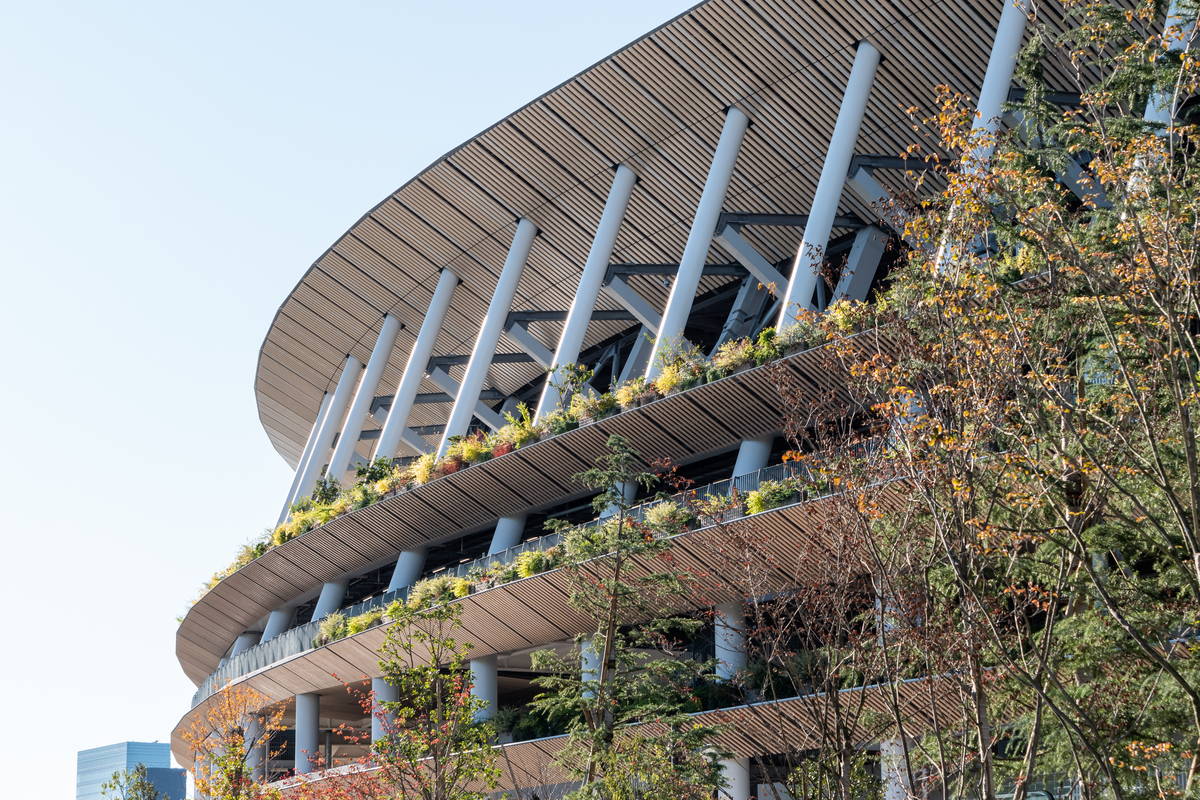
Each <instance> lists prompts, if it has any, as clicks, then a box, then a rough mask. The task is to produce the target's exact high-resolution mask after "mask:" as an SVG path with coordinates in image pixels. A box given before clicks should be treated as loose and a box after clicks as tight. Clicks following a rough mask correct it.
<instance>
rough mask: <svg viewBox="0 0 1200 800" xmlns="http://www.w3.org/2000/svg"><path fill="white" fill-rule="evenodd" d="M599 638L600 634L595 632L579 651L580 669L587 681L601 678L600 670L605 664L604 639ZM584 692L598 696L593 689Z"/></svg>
mask: <svg viewBox="0 0 1200 800" xmlns="http://www.w3.org/2000/svg"><path fill="white" fill-rule="evenodd" d="M598 639H599V637H598V635H597V634H595V633H593V634H592V635H591V636H589V637H587V639H585V640H584V641H583V647H582V648H580V651H579V671H580V673H581V676H582V678H583V680H585V681H596V682H598V681H599V680H600V670H601V668H603V666H604V662H603V659H604V641H603V640H599V641H598ZM583 694H584V696H585V697H595V696H596V692H594V691H593V690H591V689H588V690H587V691H585V692H584V693H583Z"/></svg>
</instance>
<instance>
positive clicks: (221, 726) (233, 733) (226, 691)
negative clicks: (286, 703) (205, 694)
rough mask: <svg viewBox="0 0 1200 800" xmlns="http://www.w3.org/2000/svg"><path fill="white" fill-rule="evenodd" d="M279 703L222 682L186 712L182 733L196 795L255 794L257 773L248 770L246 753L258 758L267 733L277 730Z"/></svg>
mask: <svg viewBox="0 0 1200 800" xmlns="http://www.w3.org/2000/svg"><path fill="white" fill-rule="evenodd" d="M283 711H284V710H283V708H282V707H281V706H279V705H277V704H275V703H274V701H272V700H271V698H270V697H268V696H266V695H264V694H262V693H260V692H257V691H255V690H254V689H252V688H250V687H249V686H245V685H235V686H230V685H227V686H225V687H224V688H222V689H221V690H220V691H219V692H217V693H216V694H214V695H213V696H212V698H210V699H209V700H208V701H207V702H206V709H205V710H201V711H197V712H196V713H194V714H193V715H192V718H191V720H190V722H189V724H188V727H187V729H186V730H184V732H183V734H182V736H183V741H184V742H185V743H186V744H187V747H188V750H189V752H190V753H191V757H192V776H193V778H194V780H195V785H196V794H197V796H200V797H207V798H212V800H249V798H254V797H258V796H260V794H261V792H262V786H263V784H262V777H261V776H256V775H254V774H253V770H252V769H251V763H252V761H253V760H254V759H253V758H252V755H253V754H254V753H255V752H256V751H257V752H258V753H259V754H260V756H263V758H262V759H261V760H260V763H262V762H265V760H266V758H269V757H272V756H275V755H278V753H267V752H265V750H266V748H267V747H268V746H269V743H270V740H271V734H272V733H274V732H276V731H282V730H284V729H285V727H286V726H284V724H283Z"/></svg>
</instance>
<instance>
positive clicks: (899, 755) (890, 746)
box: [879, 739, 908, 800]
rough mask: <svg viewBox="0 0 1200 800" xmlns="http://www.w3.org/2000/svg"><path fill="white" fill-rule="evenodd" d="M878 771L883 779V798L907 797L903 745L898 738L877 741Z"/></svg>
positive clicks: (900, 799)
mask: <svg viewBox="0 0 1200 800" xmlns="http://www.w3.org/2000/svg"><path fill="white" fill-rule="evenodd" d="M879 772H880V777H881V778H882V779H883V800H904V799H905V798H906V797H908V775H907V771H906V770H905V768H904V746H903V744H902V743H901V742H900V740H899V739H885V740H883V741H882V742H880V743H879Z"/></svg>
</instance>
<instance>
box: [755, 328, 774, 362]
mask: <svg viewBox="0 0 1200 800" xmlns="http://www.w3.org/2000/svg"><path fill="white" fill-rule="evenodd" d="M777 358H779V346H778V345H777V344H776V342H775V329H774V328H770V327H768V328H763V329H762V332H761V333H759V334H758V341H757V342H755V344H754V361H755V362H756V363H757V364H758V365H759V366H760V367H761V366H762V365H763V364H766V363H768V362H771V361H774V360H775V359H777Z"/></svg>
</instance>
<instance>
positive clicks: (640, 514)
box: [192, 443, 876, 708]
mask: <svg viewBox="0 0 1200 800" xmlns="http://www.w3.org/2000/svg"><path fill="white" fill-rule="evenodd" d="M875 446H876V445H875V443H868V444H865V445H862V446H861V447H863V448H864V450H863V452H867V451H869V450H874V449H875ZM804 472H805V469H804V467H802V466H800V465H797V464H794V463H792V464H786V463H785V464H776V465H775V466H773V467H764V468H763V469H760V470H758V471H757V472H750V473H747V474H745V475H738V476H736V477H734V478H731V479H727V480H723V481H717V482H716V483H710V484H708V485H707V486H702V487H700V488H697V489H689V490H687V492H684V493H680V494H675V495H672V496H671V497H670V498H667V499H666V500H650V501H647V502H645V503H640V504H638V505H636V506H633V507H632V508H630V509H629V516H630V517H632V518H633V519H635V520H637V521H638V522H645V521H646V518H647V515H648V514H649V513H650V511H651V510H653V509H654V508H655V507H656V506H659V505H662V504H663V503H672V502H673V503H680V502H682V501H683V500H685V499H688V498H694V499H697V500H700V499H703V500H710V499H713V498H719V497H730V496H732V495H733V492H734V490H735V489H736V490H737V493H738V495H739V496H741V497H745V496H746V495H747V494H749V493H750V492H752V491H754V490H756V489H758V488H759V487H760V486H762V484H763V483H765V482H767V481H783V480H786V479H789V478H795V477H797V476H800V475H802V474H804ZM798 501H799V498H796V499H794V500H792V501H790V502H798ZM746 516H749V514H747V513H746V509H745V507H744V506H742V507H733V508H730V509H729V510H727V511H725V512H723V513H722V514H721V519H722V521H725V522H731V521H734V520H737V519H742V518H744V517H746ZM608 519H610V517H609V516H603V517H600V518H598V519H594V520H591V521H590V522H585V523H583V524H582V525H579V526H576V529H578V528H591V527H596V526H598V525H603V524H604V523H605V522H606V521H607V520H608ZM564 536H565V534H564V533H561V532H554V533H550V534H547V535H545V536H539V537H537V538H535V539H529V540H527V541H525V542H522V543H521V544H519V545H516V546H515V547H510V548H508V549H507V550H504V551H502V552H500V553H495V554H493V555H485V556H481V557H480V558H476V559H474V560H473V561H467V562H465V563H462V564H458V565H457V566H455V567H451V568H449V569H445V570H442V571H440V572H437V573H434V576H435V577H437V576H441V575H451V576H454V577H457V578H466V577H467V576H468V575H469V574H470V573H471V572H472V571H473V570H481V571H486V570H488V569H491V568H492V566H493V565H496V564H498V565H500V566H501V567H507V566H510V565H511V564H513V563H514V562H515V561H516V560H517V559H518V558H519V557H520V556H521V554H522V553H528V552H530V551H534V550H537V551H545V550H549V549H550V548H551V547H555V546H557V545H559V544H561V543H562V540H563V538H564ZM409 589H410V587H407V586H406V587H404V588H402V589H399V590H397V591H394V592H386V593H384V594H381V595H377V596H376V597H372V598H368V599H367V600H364V601H362V602H360V603H356V604H355V605H352V606H348V607H346V608H343V609H340V610H339V611H338V613H340V614H342V615H343V616H345V617H346V618H347V619H348V618H350V617H356V616H358V615H359V614H364V613H366V612H367V611H370V610H372V609H375V608H380V607H387V606H388V605H390V604H391V603H392V602H393V601H395V600H399V601H401V602H404V601H407V600H408V594H409ZM320 628H321V620H315V621H313V622H309V623H306V624H304V625H300V626H298V627H295V628H292V629H291V630H289V631H286V632H284V633H281V634H279V635H278V636H276V637H274V638H272V639H269V640H268V641H265V642H262V643H260V644H257V645H254V646H253V647H250V648H248V649H246V650H245V651H243V652H241V653H238V654H237V655H236V656H232V657H231V658H229V659H228V660H227V661H226V662H225V663H224V664H222V665H221V666H220V667H218V668H217V670H216V671H215V672H213V673H212V674H211V675H209V676H208V677H207V678H206V679H205V680H204V682H203V683H202V684H200V687H199V688H198V689H197V690H196V693H195V694H194V695H193V696H192V707H193V708H194V707H196V706H197V705H199V704H200V703H201V702H203V701H204V700H206V699H207V698H208V697H210V696H212V694H213V693H214V692H216V691H217V690H219V689H220V688H221V687H223V686H224V685H225V684H226V683H227V682H229V681H233V680H235V679H237V678H241V677H243V676H245V675H249V674H250V673H252V672H257V671H258V670H260V669H264V668H265V667H268V666H271V665H272V664H276V663H278V662H280V661H283V660H285V659H288V658H291V657H293V656H296V655H299V654H300V653H303V652H305V651H306V650H312V649H313V640H314V639H316V638H317V636H318V634H319V633H320Z"/></svg>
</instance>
